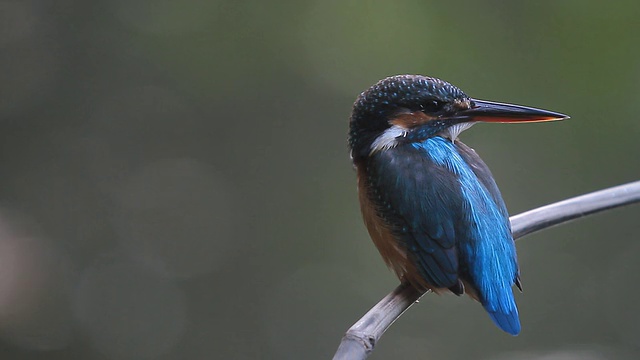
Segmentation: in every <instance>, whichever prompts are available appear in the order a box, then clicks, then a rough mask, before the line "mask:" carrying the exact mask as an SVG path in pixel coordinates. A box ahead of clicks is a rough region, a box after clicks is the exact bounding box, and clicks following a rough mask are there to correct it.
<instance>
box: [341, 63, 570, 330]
mask: <svg viewBox="0 0 640 360" xmlns="http://www.w3.org/2000/svg"><path fill="white" fill-rule="evenodd" d="M568 118H569V117H568V116H567V115H564V114H561V113H557V112H552V111H547V110H542V109H536V108H532V107H525V106H520V105H514V104H506V103H498V102H492V101H485V100H479V99H475V98H471V97H469V96H467V95H466V94H465V93H464V92H463V91H462V90H460V89H459V88H457V87H455V86H454V85H451V84H450V83H448V82H446V81H443V80H440V79H437V78H434V77H428V76H422V75H396V76H391V77H387V78H385V79H382V80H380V81H379V82H378V83H376V84H375V85H373V86H371V87H370V88H369V89H367V90H365V91H364V92H362V93H361V94H360V95H359V96H358V97H357V99H356V101H355V103H354V104H353V110H352V113H351V117H350V120H349V140H348V144H349V149H350V155H351V159H352V162H353V165H354V168H355V170H356V177H357V184H358V186H357V188H358V198H359V201H360V209H361V212H362V217H363V219H364V223H365V225H366V228H367V230H368V233H369V235H370V237H371V238H372V240H373V242H374V244H375V245H376V247H377V249H378V251H379V253H380V255H382V258H383V260H384V261H385V263H386V264H387V266H388V267H389V268H390V269H391V270H392V271H393V272H395V274H396V275H397V276H398V278H399V279H400V280H401V281H402V282H406V283H408V284H410V285H411V286H413V287H414V288H416V289H417V290H419V291H423V292H426V291H433V292H435V293H447V292H451V293H453V294H455V295H458V296H460V295H463V294H467V295H468V296H470V297H471V298H473V299H474V300H477V301H478V302H480V303H481V304H482V306H483V307H484V309H485V310H486V312H487V313H488V314H489V316H490V318H491V319H492V320H493V322H494V323H495V324H496V325H497V326H498V327H499V328H500V329H502V330H503V331H505V332H506V333H508V334H511V335H513V336H516V335H518V334H519V333H520V331H521V325H520V319H519V315H518V308H517V305H516V302H515V299H514V294H513V291H512V289H513V285H515V286H517V287H518V289H519V290H520V291H522V285H521V282H520V270H519V267H518V261H517V256H516V248H515V242H514V240H513V235H512V233H511V225H510V222H509V214H508V212H507V208H506V206H505V202H504V201H503V199H502V196H501V194H500V190H499V189H498V186H497V185H496V182H495V180H494V178H493V175H492V174H491V171H490V170H489V168H488V167H487V165H486V164H485V163H484V162H483V161H482V159H481V158H480V157H479V156H478V154H477V153H476V152H475V150H473V149H472V148H470V147H468V146H467V145H465V144H464V143H462V142H461V141H460V140H459V139H458V136H459V135H460V133H461V132H462V131H464V130H467V129H468V128H470V127H471V126H472V125H474V124H476V123H478V122H488V123H521V122H522V123H526V122H547V121H554V120H563V119H568Z"/></svg>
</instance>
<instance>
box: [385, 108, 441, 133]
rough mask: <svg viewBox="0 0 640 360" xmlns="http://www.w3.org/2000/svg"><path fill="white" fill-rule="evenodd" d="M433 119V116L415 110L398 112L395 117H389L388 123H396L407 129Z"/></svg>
mask: <svg viewBox="0 0 640 360" xmlns="http://www.w3.org/2000/svg"><path fill="white" fill-rule="evenodd" d="M434 119H435V117H433V116H429V115H427V114H425V113H423V112H421V111H416V112H410V113H403V114H400V115H398V116H396V117H395V118H393V119H391V120H390V121H389V123H391V124H392V125H397V126H400V127H403V128H405V129H408V128H412V127H416V126H419V125H423V124H426V123H427V122H429V121H431V120H434Z"/></svg>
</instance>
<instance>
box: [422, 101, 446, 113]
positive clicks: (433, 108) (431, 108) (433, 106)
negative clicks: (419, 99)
mask: <svg viewBox="0 0 640 360" xmlns="http://www.w3.org/2000/svg"><path fill="white" fill-rule="evenodd" d="M443 107H444V103H443V102H441V101H438V100H429V101H425V102H424V103H422V104H420V110H422V111H423V112H425V113H435V112H438V111H440V110H442V108H443Z"/></svg>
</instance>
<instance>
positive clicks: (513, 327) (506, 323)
mask: <svg viewBox="0 0 640 360" xmlns="http://www.w3.org/2000/svg"><path fill="white" fill-rule="evenodd" d="M514 305H515V303H514ZM484 308H485V310H487V312H488V313H489V316H490V317H491V320H493V322H494V323H495V324H496V325H497V326H498V327H499V328H500V329H502V330H503V331H505V332H507V333H509V334H511V335H513V336H516V335H518V334H519V333H520V318H519V316H518V308H517V307H515V306H514V307H513V308H512V309H510V310H509V311H505V312H503V311H501V310H500V309H495V310H490V309H489V308H488V307H487V306H486V305H485V307H484Z"/></svg>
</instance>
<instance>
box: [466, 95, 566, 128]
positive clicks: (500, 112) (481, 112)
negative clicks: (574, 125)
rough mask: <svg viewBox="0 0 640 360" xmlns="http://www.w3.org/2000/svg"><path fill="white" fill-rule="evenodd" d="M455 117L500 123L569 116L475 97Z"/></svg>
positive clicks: (536, 120) (540, 120) (556, 118)
mask: <svg viewBox="0 0 640 360" xmlns="http://www.w3.org/2000/svg"><path fill="white" fill-rule="evenodd" d="M455 117H456V118H459V119H468V121H484V122H498V123H517V122H543V121H555V120H564V119H568V118H569V116H567V115H565V114H560V113H557V112H553V111H547V110H542V109H536V108H532V107H527V106H520V105H513V104H502V103H497V102H492V101H485V100H475V99H473V100H471V107H470V108H469V109H466V110H462V111H459V112H458V113H457V114H456V116H455Z"/></svg>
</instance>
